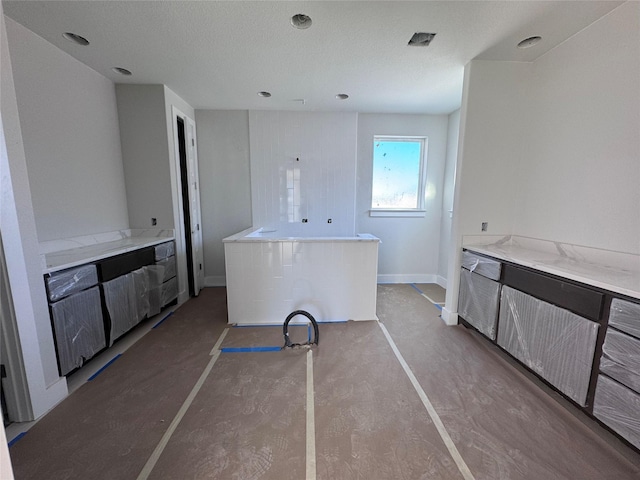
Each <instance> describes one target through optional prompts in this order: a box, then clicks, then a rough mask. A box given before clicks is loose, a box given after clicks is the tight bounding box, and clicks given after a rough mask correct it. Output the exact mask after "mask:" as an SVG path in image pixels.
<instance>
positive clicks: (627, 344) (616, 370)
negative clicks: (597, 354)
mask: <svg viewBox="0 0 640 480" xmlns="http://www.w3.org/2000/svg"><path fill="white" fill-rule="evenodd" d="M600 371H601V372H603V373H606V374H607V375H609V376H610V377H611V378H614V379H615V380H617V381H618V382H620V383H622V384H624V385H626V386H627V387H629V388H631V389H633V390H635V391H636V392H640V340H638V339H637V338H634V337H631V336H629V335H627V334H625V333H621V332H617V331H616V330H614V329H613V328H609V329H607V336H606V337H605V339H604V345H602V358H601V359H600Z"/></svg>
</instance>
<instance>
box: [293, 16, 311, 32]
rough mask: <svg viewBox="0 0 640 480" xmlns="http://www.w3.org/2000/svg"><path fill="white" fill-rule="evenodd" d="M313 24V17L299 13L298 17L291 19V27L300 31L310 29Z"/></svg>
mask: <svg viewBox="0 0 640 480" xmlns="http://www.w3.org/2000/svg"><path fill="white" fill-rule="evenodd" d="M311 23H312V22H311V17H310V16H308V15H305V14H304V13H298V14H297V15H294V16H293V17H291V25H293V26H294V27H296V28H299V29H300V30H305V29H307V28H309V27H310V26H311Z"/></svg>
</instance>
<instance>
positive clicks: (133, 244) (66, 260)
mask: <svg viewBox="0 0 640 480" xmlns="http://www.w3.org/2000/svg"><path fill="white" fill-rule="evenodd" d="M137 233H138V234H137V235H136V234H134V235H131V232H130V231H127V232H124V233H122V234H120V233H119V234H116V235H111V236H105V235H101V236H93V237H77V238H76V239H65V240H59V241H55V242H48V243H49V244H48V245H46V246H45V247H44V249H45V250H48V251H45V253H41V254H40V261H41V264H42V273H43V274H47V273H53V272H57V271H60V270H65V269H67V268H71V267H77V266H78V265H84V264H86V263H92V262H95V261H97V260H102V259H104V258H108V257H113V256H115V255H120V254H122V253H128V252H132V251H134V250H139V249H141V248H145V247H151V246H153V245H159V244H161V243H164V242H168V241H170V240H174V236H173V232H170V233H169V231H158V232H152V231H146V232H145V231H141V232H137ZM129 235H131V236H129ZM118 236H119V237H120V238H114V237H118ZM56 244H57V245H58V246H59V247H62V248H60V249H59V250H52V248H55V245H56ZM70 245H76V246H74V247H71V248H68V247H69V246H70ZM64 247H67V248H64Z"/></svg>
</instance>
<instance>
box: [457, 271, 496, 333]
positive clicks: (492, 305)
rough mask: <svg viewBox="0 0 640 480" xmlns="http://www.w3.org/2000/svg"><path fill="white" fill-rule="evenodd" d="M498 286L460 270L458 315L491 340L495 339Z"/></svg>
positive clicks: (486, 279)
mask: <svg viewBox="0 0 640 480" xmlns="http://www.w3.org/2000/svg"><path fill="white" fill-rule="evenodd" d="M499 296H500V284H499V283H498V282H494V281H493V280H489V279H488V278H485V277H483V276H480V275H477V274H475V273H471V272H470V271H469V270H466V269H464V268H462V269H461V270H460V295H459V297H458V315H459V316H461V317H462V318H464V319H465V320H466V321H467V322H468V323H469V324H470V325H473V326H474V327H475V328H477V329H478V331H479V332H480V333H482V334H483V335H486V336H487V337H489V338H490V339H491V340H495V339H496V321H497V318H498V298H499Z"/></svg>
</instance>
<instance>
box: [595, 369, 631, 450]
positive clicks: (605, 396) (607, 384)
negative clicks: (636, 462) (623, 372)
mask: <svg viewBox="0 0 640 480" xmlns="http://www.w3.org/2000/svg"><path fill="white" fill-rule="evenodd" d="M593 415H594V416H595V417H596V418H597V419H598V420H600V421H601V422H602V423H604V424H605V425H608V426H609V427H610V428H611V429H612V430H614V431H615V432H617V433H618V434H619V435H620V436H621V437H623V438H624V439H626V440H627V441H628V442H629V443H631V444H632V445H634V446H635V447H636V448H640V395H639V394H638V393H636V392H634V391H633V390H630V389H628V388H627V387H625V386H624V385H621V384H619V383H618V382H616V381H615V380H611V379H609V378H607V377H605V376H603V375H599V376H598V385H597V387H596V395H595V398H594V402H593Z"/></svg>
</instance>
